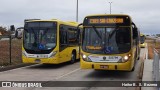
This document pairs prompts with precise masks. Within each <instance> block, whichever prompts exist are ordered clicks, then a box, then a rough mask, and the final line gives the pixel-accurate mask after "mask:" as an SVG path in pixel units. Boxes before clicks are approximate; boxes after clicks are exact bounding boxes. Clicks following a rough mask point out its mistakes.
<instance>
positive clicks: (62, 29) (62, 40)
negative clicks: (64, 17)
mask: <svg viewBox="0 0 160 90" xmlns="http://www.w3.org/2000/svg"><path fill="white" fill-rule="evenodd" d="M60 44H61V45H67V30H66V27H65V26H64V25H60Z"/></svg>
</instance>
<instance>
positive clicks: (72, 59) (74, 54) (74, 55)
mask: <svg viewBox="0 0 160 90" xmlns="http://www.w3.org/2000/svg"><path fill="white" fill-rule="evenodd" d="M75 61H76V52H74V51H73V52H72V57H71V61H70V63H72V64H73V63H74V62H75Z"/></svg>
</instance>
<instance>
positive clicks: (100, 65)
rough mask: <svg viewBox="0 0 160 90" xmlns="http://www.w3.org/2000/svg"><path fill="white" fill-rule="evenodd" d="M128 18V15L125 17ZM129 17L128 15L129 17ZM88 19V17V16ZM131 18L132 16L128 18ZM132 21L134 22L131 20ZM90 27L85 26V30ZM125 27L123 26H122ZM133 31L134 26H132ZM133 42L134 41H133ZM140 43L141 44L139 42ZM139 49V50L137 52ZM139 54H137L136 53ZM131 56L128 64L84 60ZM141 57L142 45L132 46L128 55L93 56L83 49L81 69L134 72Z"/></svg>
mask: <svg viewBox="0 0 160 90" xmlns="http://www.w3.org/2000/svg"><path fill="white" fill-rule="evenodd" d="M115 15H116V16H123V15H121V14H118V15H117V14H103V15H90V16H115ZM125 16H126V15H125ZM127 16H128V15H127ZM86 17H88V16H86ZM128 17H129V18H130V16H128ZM131 21H132V20H131ZM85 27H89V26H85V25H84V26H83V28H85ZM97 27H108V26H97ZM121 27H123V26H121ZM130 28H131V29H132V26H130ZM131 42H133V40H132V39H131ZM138 43H139V42H138ZM136 49H138V50H136ZM136 52H137V53H136ZM128 54H130V55H131V57H130V58H129V60H128V61H126V62H116V63H115V62H92V61H85V60H84V59H83V58H82V55H86V56H87V57H88V56H89V55H92V56H95V57H99V56H100V57H106V56H121V57H122V58H123V57H124V56H126V55H128ZM139 55H140V44H138V45H137V46H132V45H131V50H130V51H129V52H127V53H120V54H109V55H107V54H92V53H87V52H84V51H83V50H82V47H81V53H80V68H81V69H95V70H118V71H132V70H133V69H134V66H135V63H136V60H137V59H139Z"/></svg>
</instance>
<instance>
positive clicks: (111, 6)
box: [109, 2, 112, 14]
mask: <svg viewBox="0 0 160 90" xmlns="http://www.w3.org/2000/svg"><path fill="white" fill-rule="evenodd" d="M109 4H110V14H111V12H112V11H111V9H112V2H109Z"/></svg>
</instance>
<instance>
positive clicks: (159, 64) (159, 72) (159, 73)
mask: <svg viewBox="0 0 160 90" xmlns="http://www.w3.org/2000/svg"><path fill="white" fill-rule="evenodd" d="M153 53H154V57H153V65H152V66H153V80H154V81H160V56H159V54H160V53H159V52H158V51H157V50H156V49H155V48H154V49H153ZM157 90H160V87H158V88H157Z"/></svg>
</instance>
